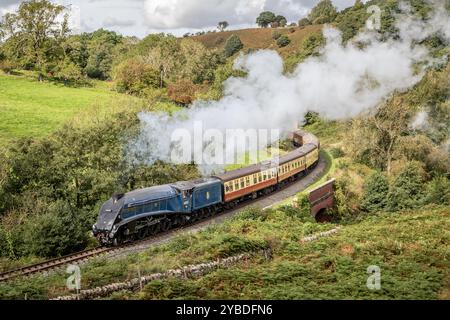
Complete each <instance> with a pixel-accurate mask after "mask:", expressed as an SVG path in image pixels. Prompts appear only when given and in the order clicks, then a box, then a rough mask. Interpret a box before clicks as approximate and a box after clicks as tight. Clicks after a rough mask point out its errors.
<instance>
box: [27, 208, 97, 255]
mask: <svg viewBox="0 0 450 320" xmlns="http://www.w3.org/2000/svg"><path fill="white" fill-rule="evenodd" d="M81 217H82V216H81V215H80V214H78V212H77V210H74V209H73V208H72V207H70V205H68V204H67V203H65V202H63V201H58V202H55V203H53V204H52V205H50V206H49V208H48V212H47V213H46V214H44V215H42V216H38V217H37V218H34V219H31V220H29V222H28V225H27V226H26V231H25V239H24V247H25V248H24V251H25V252H26V253H29V254H33V255H38V256H43V257H54V256H62V255H65V254H69V253H71V252H76V251H80V250H82V249H84V248H85V247H86V244H87V242H88V233H87V232H86V230H89V226H88V225H86V222H85V221H83V220H82V219H81Z"/></svg>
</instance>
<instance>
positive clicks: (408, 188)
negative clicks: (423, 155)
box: [387, 163, 424, 211]
mask: <svg viewBox="0 0 450 320" xmlns="http://www.w3.org/2000/svg"><path fill="white" fill-rule="evenodd" d="M422 171H423V169H422V168H421V167H420V166H419V165H418V164H417V163H408V164H407V165H406V166H405V167H404V168H403V170H402V171H401V172H400V173H399V175H398V176H397V177H396V178H395V180H394V183H393V185H392V187H391V188H390V190H389V194H388V197H387V209H388V210H390V211H399V210H405V209H412V208H418V207H419V206H420V205H421V204H422V203H423V197H424V190H423V189H424V177H423V173H422Z"/></svg>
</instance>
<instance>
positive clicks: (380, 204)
mask: <svg viewBox="0 0 450 320" xmlns="http://www.w3.org/2000/svg"><path fill="white" fill-rule="evenodd" d="M388 193H389V183H388V181H387V179H386V177H385V176H384V175H383V174H381V173H380V172H376V173H374V174H372V175H371V176H370V177H369V178H368V180H367V181H366V183H365V185H364V195H363V199H362V202H361V209H363V210H364V211H367V212H377V211H381V210H384V209H385V208H386V205H387V196H388Z"/></svg>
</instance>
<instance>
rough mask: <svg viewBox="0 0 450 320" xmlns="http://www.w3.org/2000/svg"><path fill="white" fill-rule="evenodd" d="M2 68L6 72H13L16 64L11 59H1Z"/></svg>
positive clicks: (0, 67) (0, 66)
mask: <svg viewBox="0 0 450 320" xmlns="http://www.w3.org/2000/svg"><path fill="white" fill-rule="evenodd" d="M0 70H2V71H3V72H4V73H6V74H11V73H12V72H13V71H14V64H13V63H12V62H11V61H9V60H0Z"/></svg>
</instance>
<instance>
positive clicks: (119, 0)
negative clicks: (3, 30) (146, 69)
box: [0, 0, 355, 38]
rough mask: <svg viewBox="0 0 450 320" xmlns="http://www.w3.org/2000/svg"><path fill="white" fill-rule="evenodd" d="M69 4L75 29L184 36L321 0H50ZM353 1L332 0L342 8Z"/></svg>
mask: <svg viewBox="0 0 450 320" xmlns="http://www.w3.org/2000/svg"><path fill="white" fill-rule="evenodd" d="M51 1H52V2H56V3H60V4H63V5H65V6H68V7H70V8H71V11H72V14H71V17H72V18H71V25H72V29H73V30H74V32H75V33H76V32H91V31H94V30H97V29H99V28H106V29H109V30H114V31H116V32H119V33H121V34H123V35H127V36H137V37H139V38H143V37H145V36H146V35H148V34H149V33H159V32H166V33H172V34H174V35H177V36H181V35H183V34H185V33H187V32H196V31H200V30H213V29H215V28H216V25H217V23H218V22H219V21H223V20H226V21H228V22H229V23H230V28H231V29H241V28H247V27H254V26H255V20H256V17H257V16H258V15H259V13H260V12H262V11H265V10H270V11H273V12H275V13H276V14H281V15H284V16H285V17H286V18H287V19H288V21H290V22H293V21H295V22H296V21H298V20H299V19H300V18H302V17H304V16H306V15H307V14H308V12H309V10H311V8H312V7H314V5H315V4H317V2H318V0H51ZM21 2H22V1H21V0H0V15H3V14H5V13H7V12H11V11H14V10H15V9H16V8H17V7H18V6H19V5H20V3H21ZM354 2H355V0H333V3H334V4H335V6H336V7H337V8H338V9H344V8H346V7H349V6H351V5H353V3H354Z"/></svg>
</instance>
